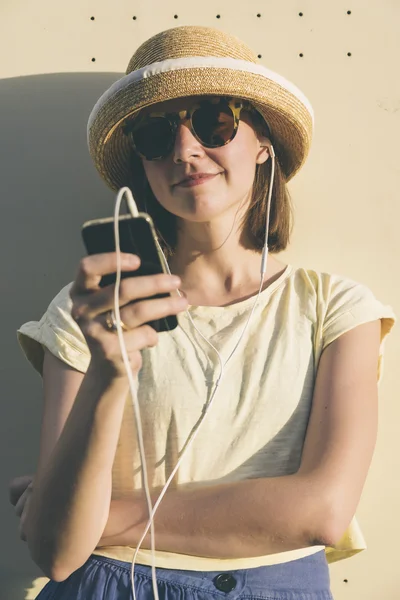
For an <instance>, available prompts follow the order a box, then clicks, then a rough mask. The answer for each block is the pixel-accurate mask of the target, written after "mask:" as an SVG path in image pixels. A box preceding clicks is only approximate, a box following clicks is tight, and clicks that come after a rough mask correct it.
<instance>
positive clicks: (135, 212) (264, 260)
mask: <svg viewBox="0 0 400 600" xmlns="http://www.w3.org/2000/svg"><path fill="white" fill-rule="evenodd" d="M269 149H270V154H271V162H272V165H271V177H270V185H269V190H268V200H267V218H266V225H265V245H264V248H263V251H262V259H261V269H260V271H261V272H260V275H261V278H260V287H259V290H258V294H257V296H256V299H255V302H254V304H253V307H252V310H251V312H250V315H249V317H248V319H247V321H246V324H245V326H244V329H243V331H242V333H241V335H240V337H239V340H238V341H237V343H236V345H235V346H234V348H233V350H232V352H231V353H230V355H229V357H228V358H227V360H226V361H225V362H223V360H222V357H221V355H220V353H219V352H218V350H217V349H216V348H215V346H214V345H213V344H212V343H211V342H210V341H209V340H208V339H207V338H206V337H205V336H204V335H203V334H202V333H201V332H200V331H199V330H198V328H197V327H196V325H195V323H194V321H193V319H192V317H191V315H190V313H189V311H188V310H187V311H186V314H187V316H188V318H189V320H190V322H191V323H192V325H193V327H194V329H195V330H196V331H197V332H198V334H199V335H200V336H201V337H202V339H203V340H204V341H205V342H206V343H207V344H208V345H209V346H210V347H211V348H212V349H213V350H214V352H215V353H216V355H217V357H218V360H219V363H220V373H219V376H218V378H217V381H216V383H215V387H214V390H213V392H212V394H211V397H210V400H209V401H208V403H207V405H206V406H205V410H204V411H203V415H202V416H201V418H200V420H199V421H198V423H197V425H196V427H195V428H194V429H193V430H192V432H191V434H190V436H189V438H188V439H187V441H186V444H185V447H184V450H183V452H182V454H181V456H180V458H179V460H178V462H177V464H176V465H175V467H174V469H173V471H172V473H171V474H170V476H169V478H168V480H167V482H166V483H165V485H164V487H163V489H162V491H161V493H160V495H159V496H158V498H157V501H156V503H155V504H154V507H153V506H152V502H151V496H150V489H149V484H148V477H147V465H146V457H145V452H144V443H143V431H142V425H141V417H140V407H139V402H138V398H137V394H136V390H135V382H134V379H133V374H132V371H131V368H130V364H129V358H128V355H127V351H126V347H125V342H124V337H123V331H122V327H121V317H120V310H119V287H120V282H121V254H120V252H121V250H120V244H119V227H118V216H119V211H120V206H121V201H122V198H123V195H124V194H126V200H127V203H128V207H129V210H130V212H131V214H132V216H133V217H137V215H138V209H137V206H136V203H135V201H134V199H133V196H132V192H131V190H130V189H129V188H128V187H123V188H121V189H120V190H119V192H118V195H117V199H116V205H115V212H114V235H115V247H116V252H117V277H116V283H115V291H114V312H115V316H116V321H117V333H118V339H119V344H120V347H121V354H122V357H123V361H124V366H125V369H126V372H127V375H128V380H129V387H130V392H131V397H132V401H133V405H134V411H135V418H136V424H137V437H138V444H139V453H140V459H141V464H142V484H143V488H144V491H145V495H146V502H147V507H148V512H149V520H148V522H147V525H146V527H145V530H144V533H143V535H142V537H141V539H140V540H139V542H138V544H137V546H136V549H135V553H134V557H133V560H132V568H131V583H132V591H133V598H134V600H136V594H135V584H134V569H135V561H136V557H137V554H138V552H139V550H140V547H141V545H142V543H143V540H144V538H145V537H146V535H147V533H148V531H149V529H150V544H151V556H152V561H151V570H152V584H153V593H154V598H155V600H159V597H158V589H157V579H156V568H155V532H154V516H155V513H156V511H157V509H158V507H159V505H160V503H161V501H162V499H163V497H164V495H165V493H166V491H167V489H168V487H169V485H170V483H171V481H172V479H173V477H174V476H175V474H176V472H177V470H178V468H179V466H180V464H181V462H182V460H183V458H184V456H185V455H186V452H187V450H188V448H189V447H190V446H191V445H192V443H193V441H194V439H195V438H196V436H197V433H198V431H199V429H200V426H201V425H202V424H203V422H204V420H205V417H206V416H207V414H208V413H209V410H210V409H211V406H212V404H213V401H214V397H215V394H216V392H217V390H218V387H219V385H220V382H221V379H222V377H223V375H224V374H225V372H226V370H225V367H226V365H227V364H228V363H229V361H230V359H231V358H232V356H233V354H234V353H235V351H236V349H237V348H238V346H239V344H240V342H241V340H242V339H243V336H244V334H245V332H246V330H247V327H248V325H249V323H250V320H251V318H252V316H253V313H254V310H255V308H256V305H257V302H258V299H259V297H260V294H261V291H262V287H263V282H264V275H265V272H266V270H267V260H268V229H269V217H270V208H271V198H272V189H273V183H274V175H275V152H274V149H273V147H272V146H269ZM156 241H157V245H158V249H159V251H160V253H161V256H162V258H163V263H164V268H165V269H166V271H167V272H168V273H169V274H171V271H170V269H169V266H168V262H167V260H166V258H165V256H164V253H163V252H162V249H161V247H160V245H159V243H158V240H156ZM178 293H179V294H180V292H178ZM180 295H181V294H180Z"/></svg>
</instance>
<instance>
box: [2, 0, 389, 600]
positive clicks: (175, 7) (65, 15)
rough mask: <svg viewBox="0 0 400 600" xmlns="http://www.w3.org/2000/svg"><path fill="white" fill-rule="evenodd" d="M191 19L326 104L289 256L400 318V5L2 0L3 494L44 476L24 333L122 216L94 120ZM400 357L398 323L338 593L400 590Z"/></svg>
mask: <svg viewBox="0 0 400 600" xmlns="http://www.w3.org/2000/svg"><path fill="white" fill-rule="evenodd" d="M186 24H198V25H209V26H214V27H218V28H221V29H223V30H226V31H228V32H231V33H233V34H235V35H237V36H238V37H240V38H241V39H242V40H243V41H244V42H246V43H248V44H249V45H250V46H251V47H252V48H253V49H254V50H255V52H256V53H257V54H258V55H259V61H260V63H262V64H264V65H265V66H267V67H269V68H270V69H273V70H275V71H278V72H279V73H281V74H282V75H284V76H285V77H287V78H288V79H290V80H292V81H293V82H294V83H296V84H297V85H298V86H299V87H300V88H301V89H302V90H303V92H304V93H305V94H306V96H307V97H308V98H309V100H310V101H311V103H312V105H313V107H314V110H315V115H316V129H315V137H314V143H313V147H312V151H311V154H310V157H309V160H308V162H307V164H306V166H305V167H304V169H303V170H302V172H301V173H300V174H299V175H298V176H296V178H295V180H294V181H293V183H292V184H291V186H290V187H291V191H292V194H293V198H294V205H295V220H296V223H295V229H294V235H293V239H292V244H291V246H290V248H289V249H288V250H287V251H286V252H285V253H283V254H282V259H283V260H285V259H286V261H287V262H291V263H293V264H297V265H302V266H307V267H309V268H316V269H321V270H326V271H329V272H336V273H341V274H343V275H345V276H349V277H352V278H353V279H356V280H358V281H361V282H364V283H365V284H367V285H369V286H370V287H371V288H372V289H373V291H374V292H375V293H376V295H377V297H378V298H379V299H381V300H382V301H384V302H387V303H388V304H391V305H392V306H393V307H394V308H395V310H396V309H397V313H398V314H400V287H399V282H398V280H399V277H398V274H399V267H398V261H399V257H400V245H399V217H400V209H399V199H398V196H399V193H398V188H399V176H400V169H399V162H400V160H399V159H400V155H399V148H398V140H399V139H400V77H399V75H398V71H399V62H400V50H399V37H400V36H399V32H400V3H399V1H398V0H369V1H368V2H366V1H365V0H351V1H349V2H343V1H342V0H332V1H331V2H328V1H327V0H303V1H300V0H284V1H280V2H276V1H275V2H267V1H266V0H261V1H257V2H256V1H255V0H249V1H247V2H243V3H240V2H232V1H228V0H218V1H217V2H215V1H210V0H205V1H203V2H197V3H193V2H187V1H185V2H184V1H182V0H180V1H174V2H171V1H167V2H164V1H161V0H157V1H156V0H146V1H133V2H128V1H127V0H119V2H111V0H109V1H106V0H96V1H94V0H93V1H86V2H82V1H80V0H69V2H64V3H59V2H54V1H53V0H36V1H35V2H32V1H29V2H28V1H25V2H22V1H18V0H13V1H11V0H3V1H2V4H1V7H0V50H1V56H2V60H1V64H0V76H1V77H2V80H1V81H0V108H1V112H0V115H1V116H0V118H1V121H2V136H1V139H0V152H1V156H2V162H1V166H2V177H1V179H0V186H1V188H0V189H1V197H2V200H3V219H2V230H1V234H0V239H2V243H3V244H4V246H3V247H4V250H3V252H2V268H3V281H6V282H7V283H6V290H7V293H6V294H4V297H3V311H2V314H3V326H4V329H2V335H3V338H2V339H3V345H2V350H1V352H2V365H3V367H4V369H5V370H4V374H3V377H2V397H3V398H4V399H5V403H3V411H4V413H3V415H2V419H1V420H0V423H1V425H0V426H1V427H2V428H3V429H2V432H1V434H0V443H1V445H2V448H1V449H0V452H1V455H2V456H6V457H7V466H6V468H5V469H3V475H4V477H3V489H4V486H5V485H6V482H7V481H8V480H9V479H10V478H11V477H13V476H15V475H19V474H22V473H25V472H30V471H33V470H34V468H35V460H36V459H35V456H36V455H37V451H38V436H39V425H40V410H41V389H40V384H39V381H38V379H37V378H36V376H35V375H33V374H32V373H31V371H30V370H29V367H28V366H27V365H26V364H24V362H23V358H22V356H21V353H20V351H19V349H18V347H17V345H16V342H15V330H16V328H17V326H18V325H19V324H20V323H22V322H23V321H26V320H29V319H33V318H35V319H36V318H38V317H40V315H41V313H42V312H43V310H44V309H45V307H46V306H47V304H48V302H49V300H50V299H51V297H52V296H53V295H55V293H56V292H57V291H58V289H59V288H60V287H62V285H64V284H65V283H66V282H67V281H69V280H71V279H72V277H73V274H74V272H75V268H76V264H77V260H78V258H79V256H80V255H81V254H82V247H81V245H80V234H79V228H80V224H81V223H82V222H83V221H84V220H86V219H87V218H95V217H100V216H103V215H110V214H111V211H112V202H113V197H112V195H111V194H110V192H109V190H107V189H106V188H105V186H104V185H103V184H102V183H101V181H100V180H99V178H98V176H97V173H96V172H95V170H94V168H93V166H92V164H91V162H90V159H89V157H88V153H87V148H86V131H85V127H86V122H87V117H88V114H89V112H90V110H91V108H92V106H93V104H94V103H95V101H96V100H97V98H98V97H99V96H100V95H101V94H102V92H103V91H104V90H105V89H106V88H107V87H108V86H109V85H111V83H113V82H114V81H115V80H116V79H118V78H119V77H121V76H122V74H123V72H124V70H125V68H126V66H127V64H128V61H129V59H130V57H131V55H132V54H133V52H134V51H135V49H136V48H137V47H138V45H139V44H141V43H142V42H143V41H144V40H145V39H147V38H148V37H149V36H151V35H152V34H154V33H157V32H159V31H161V30H162V29H166V28H169V27H174V26H178V25H186ZM17 240H18V243H17ZM11 258H12V260H11ZM27 289H31V290H32V295H31V297H27V296H26V290H27ZM4 340H5V341H4ZM399 352H400V339H399V334H398V332H397V331H396V330H395V332H394V333H393V334H392V336H391V339H390V341H389V343H388V345H387V349H386V357H385V377H384V382H383V385H382V386H381V387H380V396H381V399H382V400H381V409H380V410H381V416H380V430H379V438H378V444H377V449H376V454H375V457H374V461H373V464H372V468H371V471H370V474H369V476H368V480H367V484H366V486H365V489H364V493H363V497H362V500H361V503H360V506H359V509H358V512H357V517H358V519H359V522H360V524H361V527H362V530H363V532H364V535H365V537H366V539H367V542H368V546H369V549H368V551H367V552H364V553H362V554H361V555H358V556H356V557H354V558H352V559H350V560H347V561H343V562H340V563H337V564H334V565H332V566H331V576H332V588H333V591H334V595H335V598H336V599H337V600H350V599H351V600H355V599H358V598H362V599H363V600H377V599H378V598H379V599H380V598H385V600H397V599H398V597H399V596H398V589H399V586H400V579H399V576H398V573H397V570H396V569H393V564H394V561H395V556H396V551H397V539H398V537H399V533H400V527H399V525H398V520H397V514H396V510H397V508H398V506H399V503H400V490H399V487H398V484H397V480H398V477H397V474H398V473H399V469H400V464H399V458H398V456H399V453H398V450H397V449H398V423H399V421H400V413H399V404H398V392H397V389H398V384H397V378H396V367H397V361H396V358H397V356H398V355H399ZM8 402H10V403H11V404H8ZM393 482H394V483H393ZM0 501H1V502H3V506H2V511H1V514H2V515H3V516H2V524H1V525H2V531H3V552H2V554H1V558H0V573H1V579H2V581H3V583H2V585H3V588H4V591H2V592H1V593H0V596H1V597H4V598H7V600H13V599H14V598H15V599H18V600H20V599H21V598H23V597H24V596H25V592H23V589H24V588H28V587H29V583H30V580H31V579H32V578H33V576H35V575H38V574H39V573H38V569H37V568H36V567H35V566H34V565H32V562H31V561H30V559H29V556H28V552H27V549H26V546H25V545H24V544H22V542H18V541H17V534H16V521H15V520H14V518H13V517H12V512H11V509H10V508H9V506H8V505H7V500H6V498H5V494H3V495H2V496H1V499H0ZM6 549H7V551H5V550H6ZM26 597H28V596H26ZM30 597H34V596H33V592H31V596H30Z"/></svg>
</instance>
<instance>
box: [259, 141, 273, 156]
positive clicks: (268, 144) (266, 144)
mask: <svg viewBox="0 0 400 600" xmlns="http://www.w3.org/2000/svg"><path fill="white" fill-rule="evenodd" d="M260 142H261V146H262V147H263V148H268V150H269V153H270V155H271V156H272V157H273V158H275V150H274V147H273V145H272V143H271V140H269V139H268V138H266V137H263V138H261V140H260Z"/></svg>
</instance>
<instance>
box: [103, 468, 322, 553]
mask: <svg viewBox="0 0 400 600" xmlns="http://www.w3.org/2000/svg"><path fill="white" fill-rule="evenodd" d="M157 495H158V494H155V493H154V494H153V502H154V501H155V499H156V498H157ZM325 518H327V519H328V515H327V514H326V508H325V506H324V505H323V500H322V494H319V492H318V490H317V489H316V486H315V484H314V483H313V482H312V481H310V480H308V479H306V478H304V477H301V476H299V475H298V474H294V475H288V476H284V477H273V478H264V479H251V480H247V481H241V482H237V483H232V484H223V485H217V486H213V487H207V488H198V489H191V490H186V491H171V492H167V493H166V495H165V497H164V499H163V501H162V502H161V504H160V507H159V509H158V511H157V513H156V517H155V532H156V547H157V548H158V549H159V550H165V551H169V552H178V553H183V554H194V555H197V556H208V557H215V558H244V557H250V556H260V555H264V554H272V553H275V552H283V551H286V550H294V549H297V548H302V547H305V546H311V545H314V544H324V543H325V542H324V531H325V529H324V525H323V523H324V520H325ZM146 521H147V513H146V508H145V504H144V499H143V497H142V496H140V497H138V496H135V497H133V498H132V499H129V500H128V499H127V500H118V501H113V502H112V503H111V509H110V514H109V520H108V522H107V526H106V528H105V530H104V533H103V536H102V538H101V540H100V545H129V546H136V545H137V543H138V540H139V539H140V537H141V535H142V533H143V531H144V527H145V524H146V523H145V522H146ZM143 547H144V548H149V547H150V538H149V535H147V537H146V538H145V542H144V544H143Z"/></svg>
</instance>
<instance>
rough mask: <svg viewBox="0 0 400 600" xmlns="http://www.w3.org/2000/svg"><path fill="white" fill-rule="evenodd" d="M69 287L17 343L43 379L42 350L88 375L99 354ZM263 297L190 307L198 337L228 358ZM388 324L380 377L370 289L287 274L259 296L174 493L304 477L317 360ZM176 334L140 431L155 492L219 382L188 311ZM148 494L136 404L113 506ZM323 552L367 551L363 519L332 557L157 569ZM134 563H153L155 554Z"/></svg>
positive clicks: (125, 433) (200, 560)
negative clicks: (342, 341)
mask: <svg viewBox="0 0 400 600" xmlns="http://www.w3.org/2000/svg"><path fill="white" fill-rule="evenodd" d="M70 286H71V284H69V285H67V286H66V287H65V288H63V289H62V290H61V292H60V293H59V294H58V295H57V296H56V297H55V299H54V300H53V301H52V302H51V304H50V306H49V307H48V309H47V311H46V313H45V314H44V316H43V317H42V318H41V320H40V321H39V322H36V321H35V322H29V323H25V324H24V325H23V326H22V327H21V328H20V329H19V330H18V339H19V342H20V344H21V346H22V349H23V351H24V352H25V354H26V356H27V358H28V359H29V360H30V362H31V363H32V364H33V366H34V367H35V368H36V369H37V370H38V371H39V372H40V373H41V371H42V364H43V346H45V347H47V348H48V349H49V350H50V351H51V352H52V353H53V354H54V355H55V356H57V357H58V358H59V359H61V360H63V361H64V362H66V363H67V364H69V365H70V366H72V367H74V368H75V369H77V370H79V371H81V372H83V373H84V372H85V371H86V369H87V367H88V364H89V360H90V354H89V350H88V347H87V345H86V342H85V339H84V337H83V335H82V332H81V330H80V329H79V327H78V325H77V324H76V322H75V321H74V320H73V319H72V318H71V314H70V310H71V300H70V297H69V289H70ZM253 303H254V298H249V299H247V300H244V301H241V302H238V303H236V304H233V305H231V306H227V307H209V306H208V307H207V306H199V307H196V306H191V307H190V308H189V310H190V313H191V316H192V318H193V319H194V322H195V323H196V326H197V327H198V329H199V330H200V331H201V332H202V334H203V335H205V336H206V338H207V339H209V340H210V341H211V342H212V343H213V345H214V346H215V347H216V348H217V349H218V350H219V352H220V353H221V355H222V357H223V359H226V358H227V357H228V356H229V355H230V353H231V351H232V349H233V348H234V346H235V344H236V342H237V340H238V339H239V337H240V334H241V333H242V331H243V328H244V325H245V323H246V320H247V318H248V316H249V314H250V311H251V309H252V307H253ZM375 319H382V334H381V347H380V354H379V364H378V372H377V379H378V381H380V379H381V377H382V369H383V344H384V339H385V338H386V336H387V334H388V333H389V332H390V330H391V329H392V327H393V325H394V322H395V319H396V316H395V314H394V312H393V310H392V308H391V307H390V306H387V305H384V304H382V303H381V302H380V301H378V300H377V299H376V298H375V296H374V294H373V293H372V292H371V290H370V289H369V288H368V287H366V286H364V285H363V284H360V283H357V282H355V281H352V280H351V279H347V278H345V277H341V276H339V275H334V274H328V273H321V272H317V271H313V270H310V269H304V268H295V267H293V266H292V265H288V266H287V268H286V269H285V271H284V272H283V274H282V275H281V276H280V277H279V278H278V279H277V280H276V281H275V282H273V283H272V284H271V285H270V286H269V287H267V288H266V289H265V290H263V292H262V293H261V295H260V298H259V301H258V304H257V307H256V309H255V311H254V314H253V318H252V321H251V323H250V325H249V327H248V328H247V331H246V333H245V336H244V337H243V339H242V341H241V343H240V346H239V347H238V349H237V351H236V353H235V354H234V356H233V357H232V359H231V360H230V362H229V363H228V366H227V367H226V373H225V376H224V378H223V379H222V382H221V384H220V386H219V389H218V391H217V394H216V396H215V400H214V402H213V405H212V407H211V410H210V412H209V413H208V415H207V416H206V418H205V420H204V422H203V424H202V426H201V428H200V431H199V433H198V435H197V437H196V439H195V440H194V443H193V444H192V446H191V447H190V449H189V451H188V453H187V454H186V455H185V457H184V459H183V462H182V463H181V466H180V468H179V470H178V472H177V474H176V476H175V478H174V480H173V482H172V484H171V487H174V488H177V487H178V486H182V485H192V486H196V485H198V486H200V485H204V484H205V483H207V485H210V484H212V483H213V482H215V484H217V483H223V482H234V481H240V480H243V479H249V478H258V477H278V476H282V475H289V474H292V473H295V472H296V471H297V470H298V468H299V466H300V461H301V455H302V448H303V443H304V438H305V433H306V428H307V423H308V418H309V413H310V410H311V402H312V395H313V389H314V382H315V377H316V372H317V367H318V362H319V358H320V356H321V353H322V351H323V350H324V348H325V347H326V346H327V345H328V344H330V343H331V342H332V341H334V340H335V339H336V338H337V337H339V336H340V335H342V334H343V333H345V332H346V331H349V330H350V329H352V328H353V327H356V326H357V325H360V324H362V323H366V322H368V321H373V320H375ZM179 325H180V327H177V328H176V329H175V330H174V331H172V332H168V333H161V334H159V343H158V345H157V346H156V347H154V348H149V349H145V350H144V351H143V352H142V355H143V367H142V369H141V371H140V373H139V377H138V383H137V393H138V399H139V403H140V410H141V417H142V423H143V432H144V443H145V452H146V460H147V465H148V470H149V483H150V484H151V485H153V486H156V487H158V486H162V485H163V484H164V483H165V481H166V480H167V479H168V477H169V475H170V473H171V471H172V469H173V468H174V466H175V464H176V462H177V460H178V455H179V452H180V450H181V448H182V447H183V446H184V444H185V441H186V439H187V438H188V436H189V434H190V432H191V430H192V428H193V426H194V425H195V423H196V422H197V420H198V419H199V417H200V415H201V413H202V410H203V407H204V405H205V403H206V402H207V400H208V399H209V394H210V390H211V389H212V388H213V386H212V385H211V382H212V381H215V380H216V377H217V376H218V373H219V362H218V359H217V356H216V354H215V352H214V351H213V350H212V349H211V348H210V347H209V346H208V345H207V344H206V342H204V340H202V338H201V337H200V336H199V335H198V333H197V332H196V331H195V329H194V328H193V327H192V325H191V323H190V320H189V319H188V317H187V315H186V314H185V313H184V314H182V315H180V316H179ZM140 487H141V476H140V456H139V452H138V449H137V444H136V427H135V420H134V413H133V408H132V403H131V400H130V399H129V397H128V398H127V402H126V406H125V412H124V418H123V423H122V427H121V433H120V439H119V443H118V448H117V451H116V456H115V461H114V465H113V498H118V497H122V496H123V495H124V494H127V493H129V492H130V491H132V490H133V489H139V488H140ZM324 548H325V552H326V555H327V560H328V562H334V561H337V560H341V559H343V558H347V557H349V556H352V555H353V554H356V553H357V552H360V551H362V550H364V549H365V548H366V544H365V540H364V537H363V535H362V532H361V530H360V527H359V525H358V523H357V520H356V518H355V517H354V518H353V520H352V522H351V524H350V526H349V527H348V529H347V531H346V532H345V534H344V535H343V537H342V539H341V540H340V542H339V543H338V544H336V546H335V547H332V548H331V547H324V546H312V547H309V548H302V549H299V550H294V551H290V552H281V553H278V554H273V555H268V556H260V557H253V558H243V559H222V560H221V559H214V558H204V557H197V556H188V555H177V554H174V553H170V552H160V551H157V552H156V566H158V567H164V568H177V569H190V570H201V571H205V570H209V571H221V570H234V569H242V568H253V567H257V566H261V565H270V564H277V563H281V562H286V561H289V560H294V559H296V558H300V557H303V556H307V555H309V554H312V553H314V552H317V551H319V550H321V549H324ZM133 551H134V549H132V548H130V547H119V546H118V547H117V546H113V547H107V548H106V547H102V548H97V549H96V550H95V553H97V554H101V555H104V556H109V557H111V558H116V559H119V560H126V561H131V560H132V557H133ZM137 562H139V563H142V564H151V557H150V551H148V550H140V553H139V555H138V560H137Z"/></svg>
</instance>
